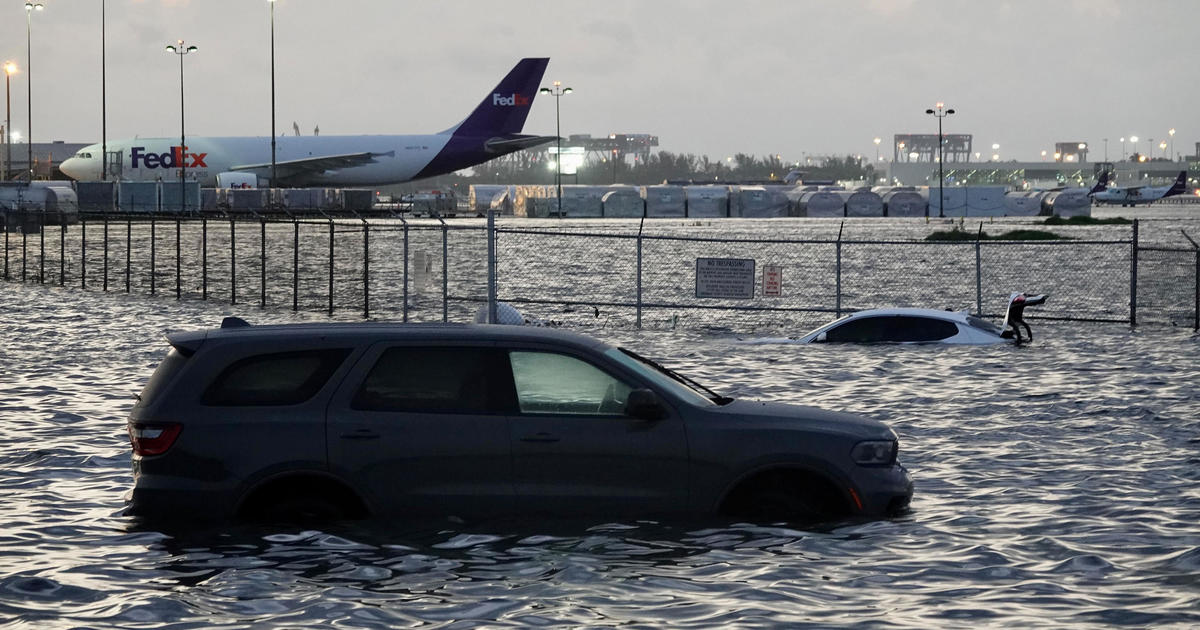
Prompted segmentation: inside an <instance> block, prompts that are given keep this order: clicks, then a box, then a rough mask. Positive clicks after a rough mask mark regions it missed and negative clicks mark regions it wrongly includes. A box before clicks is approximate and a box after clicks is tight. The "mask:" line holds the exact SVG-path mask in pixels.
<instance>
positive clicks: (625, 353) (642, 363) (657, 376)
mask: <svg viewBox="0 0 1200 630" xmlns="http://www.w3.org/2000/svg"><path fill="white" fill-rule="evenodd" d="M604 354H605V355H607V356H608V357H610V358H611V359H613V360H615V361H616V362H617V363H620V364H621V365H624V366H625V367H628V368H630V369H632V370H634V371H635V372H637V373H638V374H641V375H642V376H643V377H645V378H646V379H647V380H650V381H652V382H653V383H654V384H655V385H658V386H660V387H662V388H663V389H668V390H670V391H671V392H673V393H675V394H676V395H677V396H679V397H680V398H683V399H685V400H687V401H689V402H692V403H695V404H699V405H724V404H726V403H728V402H729V401H731V400H733V399H732V398H726V397H724V396H720V395H718V394H716V393H714V392H713V391H712V390H710V389H708V388H706V387H704V386H703V385H700V384H699V383H696V382H695V381H692V380H691V379H689V378H687V377H685V376H683V375H681V374H678V373H677V372H674V371H672V370H669V369H667V368H665V367H663V366H661V365H659V364H657V363H655V362H653V361H651V360H650V359H647V358H644V357H641V356H639V355H637V354H636V353H634V352H631V351H629V350H626V349H625V348H612V349H610V350H608V351H606V352H605V353H604Z"/></svg>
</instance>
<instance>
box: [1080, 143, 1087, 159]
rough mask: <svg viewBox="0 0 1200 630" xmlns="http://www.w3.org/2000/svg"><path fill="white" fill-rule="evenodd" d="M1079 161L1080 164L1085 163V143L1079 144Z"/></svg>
mask: <svg viewBox="0 0 1200 630" xmlns="http://www.w3.org/2000/svg"><path fill="white" fill-rule="evenodd" d="M1079 161H1080V162H1086V161H1087V143H1086V142H1080V143H1079Z"/></svg>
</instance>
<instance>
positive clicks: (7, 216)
mask: <svg viewBox="0 0 1200 630" xmlns="http://www.w3.org/2000/svg"><path fill="white" fill-rule="evenodd" d="M11 215H12V213H11V212H9V211H5V212H4V215H3V216H4V279H5V280H8V230H9V227H8V226H9V225H11V223H12V222H11V221H10V219H11V218H12V217H11Z"/></svg>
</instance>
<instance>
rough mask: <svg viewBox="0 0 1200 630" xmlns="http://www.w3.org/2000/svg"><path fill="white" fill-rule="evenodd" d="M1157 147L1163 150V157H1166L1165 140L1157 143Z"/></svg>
mask: <svg viewBox="0 0 1200 630" xmlns="http://www.w3.org/2000/svg"><path fill="white" fill-rule="evenodd" d="M1158 149H1159V150H1160V151H1162V152H1163V158H1166V157H1167V141H1166V140H1163V141H1162V142H1159V143H1158Z"/></svg>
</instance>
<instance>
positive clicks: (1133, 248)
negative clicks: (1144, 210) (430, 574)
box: [1129, 219, 1139, 327]
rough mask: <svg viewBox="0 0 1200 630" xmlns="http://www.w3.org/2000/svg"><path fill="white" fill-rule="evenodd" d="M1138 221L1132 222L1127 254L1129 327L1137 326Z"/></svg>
mask: <svg viewBox="0 0 1200 630" xmlns="http://www.w3.org/2000/svg"><path fill="white" fill-rule="evenodd" d="M1138 221H1139V219H1134V220H1133V240H1132V241H1131V242H1130V243H1131V244H1130V253H1129V325H1130V326H1131V327H1133V326H1137V283H1138Z"/></svg>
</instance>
